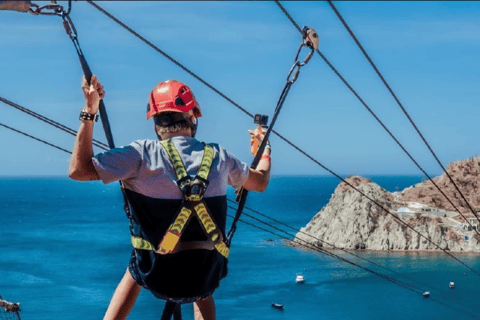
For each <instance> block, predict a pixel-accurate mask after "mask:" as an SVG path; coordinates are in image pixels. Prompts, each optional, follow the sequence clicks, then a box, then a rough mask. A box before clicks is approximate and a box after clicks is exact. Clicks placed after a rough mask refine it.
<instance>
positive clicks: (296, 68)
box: [225, 27, 319, 247]
mask: <svg viewBox="0 0 480 320" xmlns="http://www.w3.org/2000/svg"><path fill="white" fill-rule="evenodd" d="M318 43H319V39H318V35H317V33H316V32H315V30H314V29H312V28H310V27H304V28H303V32H302V43H301V44H300V47H299V48H298V50H297V55H296V56H295V60H294V63H293V66H292V67H291V68H290V72H289V73H288V76H287V82H286V84H285V86H284V87H283V91H282V93H281V94H280V98H279V99H278V102H277V106H276V107H275V111H274V113H273V118H272V121H271V122H270V125H269V126H268V129H267V132H266V133H265V136H264V137H263V140H262V143H261V144H260V147H259V148H258V150H257V151H256V154H255V158H254V159H253V161H252V165H251V166H250V168H252V169H256V168H257V165H258V163H259V162H260V158H261V157H262V155H263V152H264V150H265V147H266V145H267V142H268V138H269V137H270V134H271V133H272V130H273V126H274V125H275V122H276V120H277V117H278V115H279V114H280V110H281V109H282V106H283V103H284V102H285V99H286V98H287V95H288V92H289V91H290V88H291V87H292V85H293V84H294V83H295V81H296V80H297V77H298V75H299V74H300V69H301V68H302V67H303V66H305V65H306V64H307V63H308V61H310V59H311V58H312V55H313V52H314V50H315V49H316V48H318ZM303 47H308V48H310V53H309V54H308V56H307V57H306V58H305V59H304V61H303V62H300V60H298V56H299V55H300V52H301V50H302V48H303ZM238 195H239V196H238V206H237V213H236V214H235V219H233V222H232V225H231V227H230V230H229V231H228V234H227V239H226V241H225V243H226V244H227V246H228V247H230V244H231V243H232V238H233V236H234V234H235V231H236V230H237V222H238V219H239V218H240V215H241V214H242V212H243V207H244V206H245V203H246V201H247V195H248V190H247V189H244V188H243V187H242V188H240V190H239V191H238Z"/></svg>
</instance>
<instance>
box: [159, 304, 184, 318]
mask: <svg viewBox="0 0 480 320" xmlns="http://www.w3.org/2000/svg"><path fill="white" fill-rule="evenodd" d="M172 315H173V320H182V306H181V305H180V304H179V303H176V302H173V301H167V302H166V303H165V307H164V308H163V314H162V317H161V318H160V320H170V319H172Z"/></svg>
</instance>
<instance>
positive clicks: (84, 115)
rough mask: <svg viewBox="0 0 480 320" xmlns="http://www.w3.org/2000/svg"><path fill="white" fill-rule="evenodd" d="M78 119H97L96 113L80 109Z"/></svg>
mask: <svg viewBox="0 0 480 320" xmlns="http://www.w3.org/2000/svg"><path fill="white" fill-rule="evenodd" d="M78 119H79V120H82V121H85V120H88V121H95V122H97V121H98V114H96V113H88V112H85V111H82V112H80V117H79V118H78Z"/></svg>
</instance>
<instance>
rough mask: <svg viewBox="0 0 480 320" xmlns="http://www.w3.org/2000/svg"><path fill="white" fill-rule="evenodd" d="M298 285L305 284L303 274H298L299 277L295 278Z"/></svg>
mask: <svg viewBox="0 0 480 320" xmlns="http://www.w3.org/2000/svg"><path fill="white" fill-rule="evenodd" d="M295 281H296V282H297V283H305V277H304V276H303V274H302V273H297V277H296V278H295Z"/></svg>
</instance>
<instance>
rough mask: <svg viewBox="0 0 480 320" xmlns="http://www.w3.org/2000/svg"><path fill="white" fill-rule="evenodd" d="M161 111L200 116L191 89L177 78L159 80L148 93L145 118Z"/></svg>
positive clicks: (198, 107)
mask: <svg viewBox="0 0 480 320" xmlns="http://www.w3.org/2000/svg"><path fill="white" fill-rule="evenodd" d="M190 111H192V112H190ZM162 112H182V113H190V114H191V115H193V116H195V117H196V118H200V117H201V116H202V113H201V111H200V106H199V105H198V102H197V100H195V96H194V95H193V92H192V90H190V88H189V87H187V86H186V85H184V84H183V83H181V82H179V81H177V80H167V81H164V82H161V83H159V84H158V85H157V86H156V87H155V88H154V89H153V91H152V93H150V98H149V100H148V106H147V119H150V118H151V117H153V116H155V115H158V114H160V113H162Z"/></svg>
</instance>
